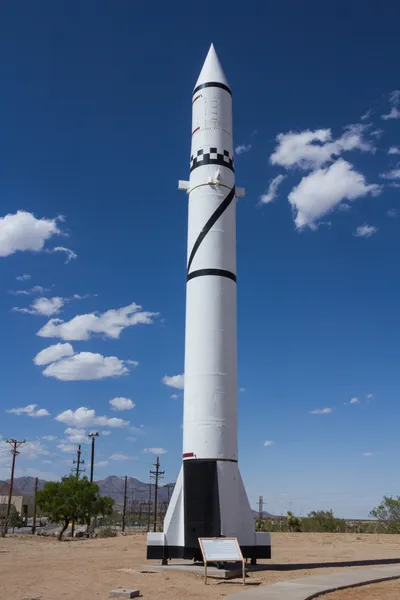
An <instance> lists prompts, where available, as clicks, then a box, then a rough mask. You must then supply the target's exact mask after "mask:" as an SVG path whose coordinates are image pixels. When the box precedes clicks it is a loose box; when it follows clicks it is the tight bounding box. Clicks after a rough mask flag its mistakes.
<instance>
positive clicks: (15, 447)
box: [2, 439, 26, 537]
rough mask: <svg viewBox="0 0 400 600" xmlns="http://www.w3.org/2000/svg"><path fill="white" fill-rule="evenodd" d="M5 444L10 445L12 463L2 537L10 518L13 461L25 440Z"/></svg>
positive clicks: (8, 441) (7, 441)
mask: <svg viewBox="0 0 400 600" xmlns="http://www.w3.org/2000/svg"><path fill="white" fill-rule="evenodd" d="M6 443H7V444H10V446H11V450H10V452H11V454H12V463H11V478H10V487H9V490H8V503H7V513H6V520H5V523H4V525H3V531H2V536H3V537H4V536H5V535H6V533H7V529H8V519H9V518H10V511H11V500H12V493H13V487H14V471H15V459H16V458H17V456H18V454H19V450H18V448H19V447H20V446H21V445H22V444H26V440H21V441H19V440H14V439H12V440H6Z"/></svg>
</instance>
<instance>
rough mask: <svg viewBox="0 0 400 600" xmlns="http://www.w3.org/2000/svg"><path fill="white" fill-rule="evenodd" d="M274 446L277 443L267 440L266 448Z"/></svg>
mask: <svg viewBox="0 0 400 600" xmlns="http://www.w3.org/2000/svg"><path fill="white" fill-rule="evenodd" d="M274 445H275V442H273V441H272V440H265V442H264V446H265V447H266V448H268V446H274Z"/></svg>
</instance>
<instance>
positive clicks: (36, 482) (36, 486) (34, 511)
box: [32, 477, 39, 535]
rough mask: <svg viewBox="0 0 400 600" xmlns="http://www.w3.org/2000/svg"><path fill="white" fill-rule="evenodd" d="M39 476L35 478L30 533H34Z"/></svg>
mask: <svg viewBox="0 0 400 600" xmlns="http://www.w3.org/2000/svg"><path fill="white" fill-rule="evenodd" d="M38 483H39V478H38V477H36V479H35V496H34V505H33V521H32V535H35V531H36V494H37V489H38Z"/></svg>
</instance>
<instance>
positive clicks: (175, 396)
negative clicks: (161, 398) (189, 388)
mask: <svg viewBox="0 0 400 600" xmlns="http://www.w3.org/2000/svg"><path fill="white" fill-rule="evenodd" d="M171 398H174V399H175V398H179V396H178V394H171Z"/></svg>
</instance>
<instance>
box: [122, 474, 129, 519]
mask: <svg viewBox="0 0 400 600" xmlns="http://www.w3.org/2000/svg"><path fill="white" fill-rule="evenodd" d="M127 481H128V476H127V475H125V486H124V509H123V513H122V531H125V514H126V486H127Z"/></svg>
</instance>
